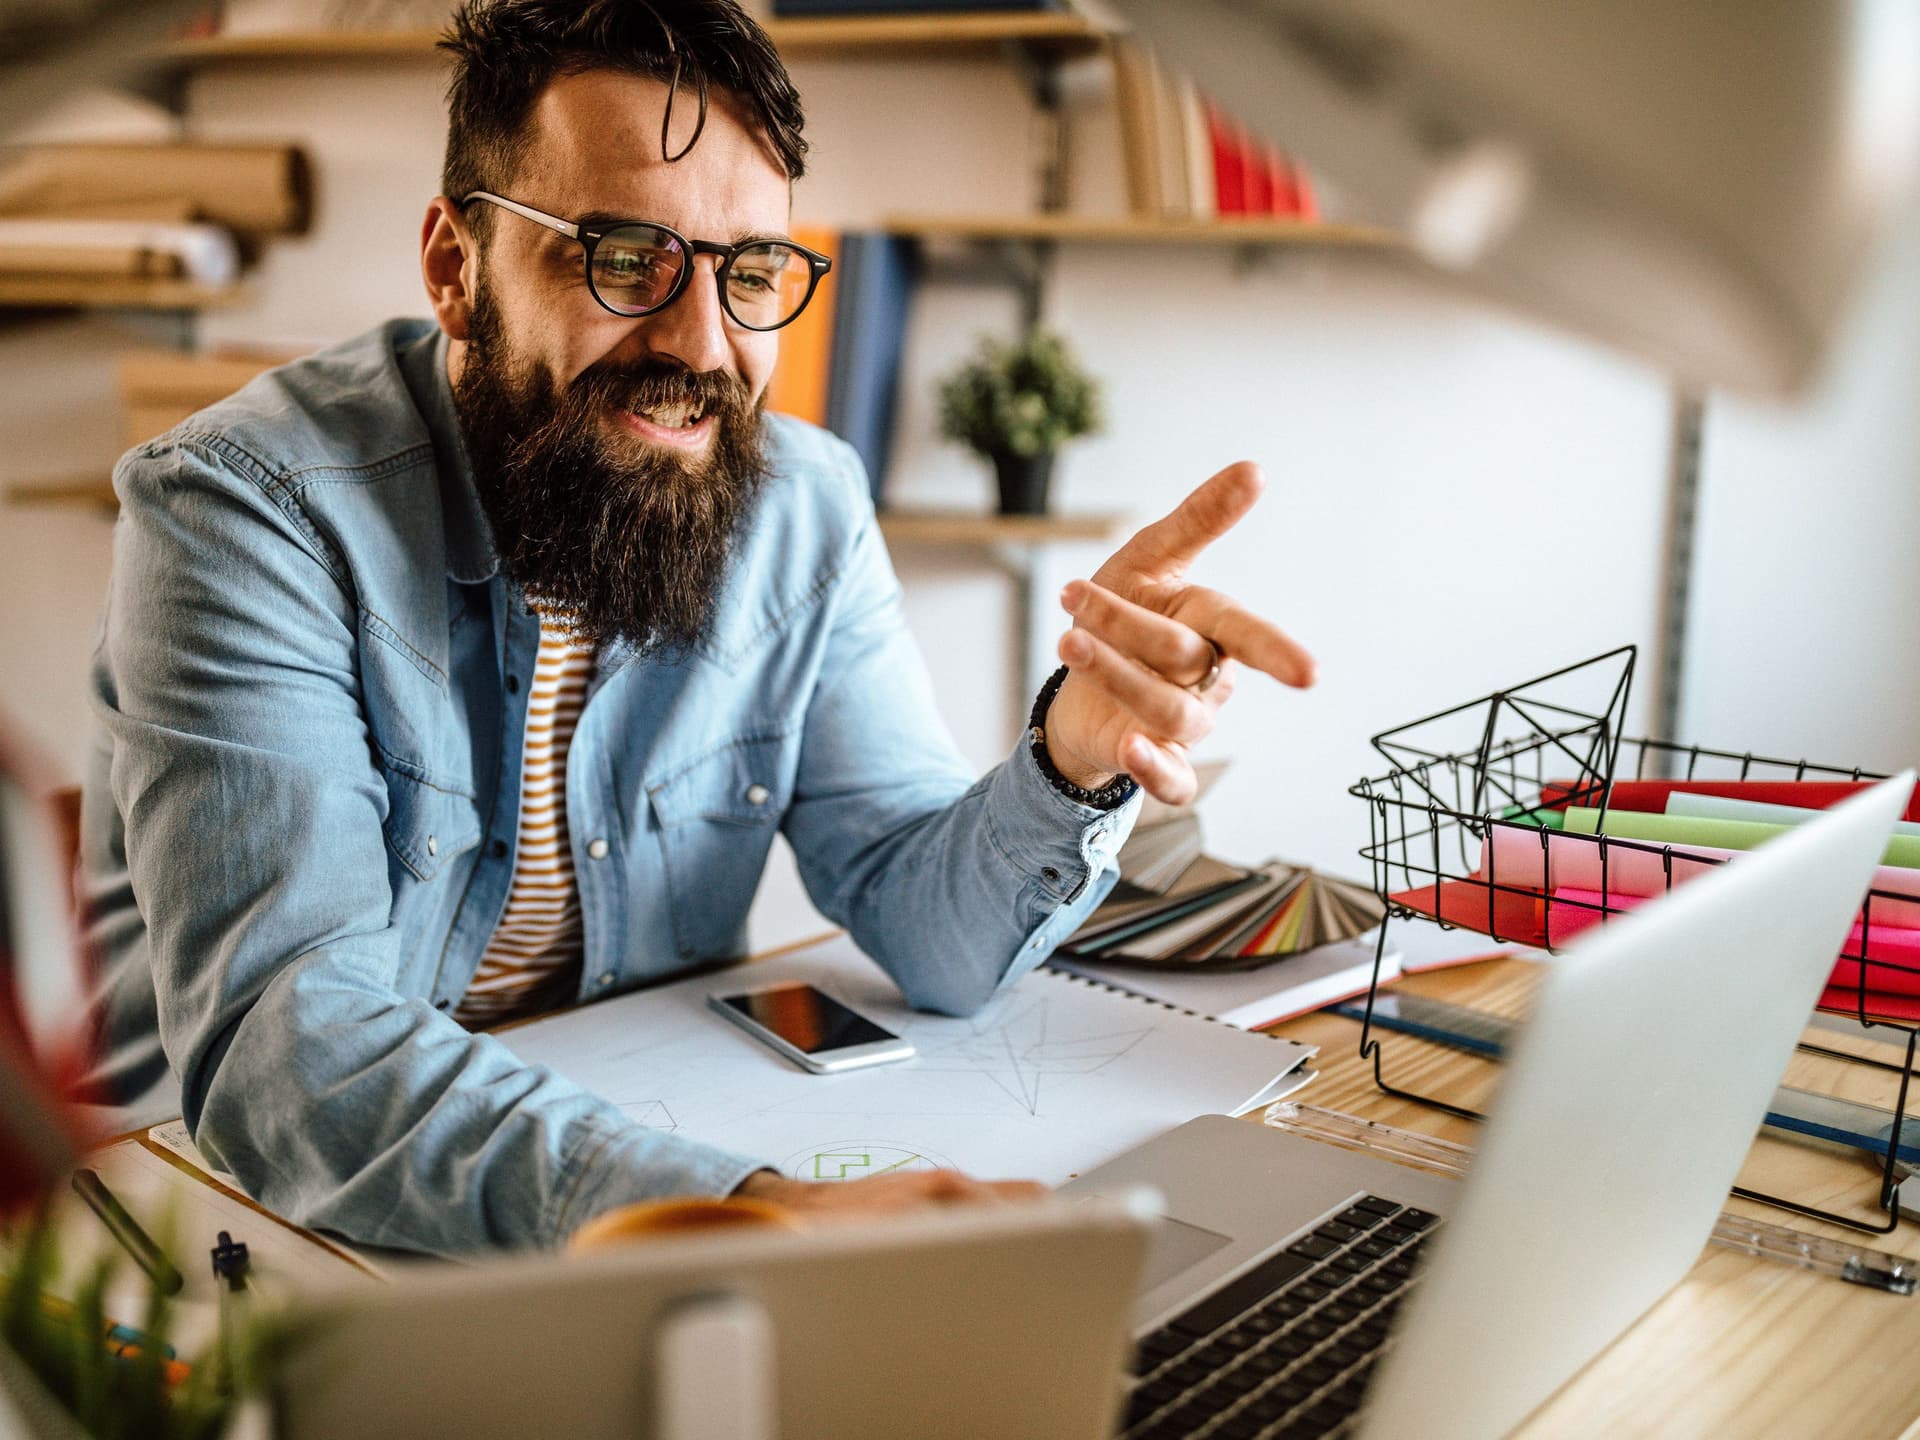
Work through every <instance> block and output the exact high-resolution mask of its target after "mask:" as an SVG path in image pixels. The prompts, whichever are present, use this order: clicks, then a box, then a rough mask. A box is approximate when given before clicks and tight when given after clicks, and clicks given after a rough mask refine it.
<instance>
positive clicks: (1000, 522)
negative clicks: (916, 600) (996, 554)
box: [880, 510, 1131, 545]
mask: <svg viewBox="0 0 1920 1440" xmlns="http://www.w3.org/2000/svg"><path fill="white" fill-rule="evenodd" d="M1130 520H1131V517H1129V516H1127V515H1125V514H1122V513H1120V512H1117V511H1115V512H1111V513H1108V512H1098V511H1094V512H1087V511H1082V512H1078V513H1068V514H1064V515H987V514H983V513H981V512H979V511H975V510H882V511H881V512H880V533H881V534H882V535H884V536H885V537H886V538H887V540H888V541H889V543H902V544H909V545H1049V544H1056V543H1059V542H1063V541H1080V540H1111V539H1114V538H1115V537H1116V536H1118V535H1119V534H1121V533H1122V532H1123V531H1124V530H1125V529H1126V528H1127V526H1128V525H1129V523H1130Z"/></svg>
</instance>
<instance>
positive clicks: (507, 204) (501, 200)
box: [460, 190, 580, 240]
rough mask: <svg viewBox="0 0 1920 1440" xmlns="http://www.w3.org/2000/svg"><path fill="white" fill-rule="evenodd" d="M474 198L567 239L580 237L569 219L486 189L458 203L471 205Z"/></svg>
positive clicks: (576, 226) (577, 227)
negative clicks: (556, 232) (508, 211)
mask: <svg viewBox="0 0 1920 1440" xmlns="http://www.w3.org/2000/svg"><path fill="white" fill-rule="evenodd" d="M476 200H485V201H486V202H487V203H488V204H490V205H498V206H499V207H500V208H501V209H502V210H511V211H512V212H513V213H514V214H516V215H518V216H520V217H521V218H522V219H525V220H531V221H533V223H534V224H536V225H544V226H546V227H547V229H549V230H555V231H558V232H559V233H560V234H562V235H564V236H566V237H567V238H568V239H569V240H578V239H580V227H579V226H578V225H576V224H574V223H573V222H572V221H571V220H562V219H561V218H560V217H559V216H558V215H549V214H547V212H546V211H544V210H536V209H534V208H533V207H532V206H531V205H522V204H521V203H520V202H519V201H518V200H509V199H507V198H506V196H504V195H495V194H493V193H492V192H491V191H487V190H475V191H474V192H473V193H472V194H471V195H468V196H467V197H466V198H465V199H463V200H462V201H461V202H460V203H461V204H462V205H471V204H472V203H473V202H474V201H476Z"/></svg>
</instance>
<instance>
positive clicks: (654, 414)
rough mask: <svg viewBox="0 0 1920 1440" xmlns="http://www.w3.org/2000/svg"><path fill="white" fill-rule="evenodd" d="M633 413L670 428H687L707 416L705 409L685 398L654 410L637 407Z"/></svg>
mask: <svg viewBox="0 0 1920 1440" xmlns="http://www.w3.org/2000/svg"><path fill="white" fill-rule="evenodd" d="M632 413H633V414H635V415H638V416H640V417H641V418H642V419H643V420H651V421H652V422H653V423H654V424H655V425H662V426H665V427H666V428H667V429H669V430H681V429H685V428H686V427H687V426H689V425H697V424H699V423H700V422H701V421H702V420H704V419H705V418H706V412H705V411H704V410H701V409H699V408H697V407H695V406H693V405H690V404H688V403H687V402H686V401H684V400H682V401H677V402H674V403H671V404H667V405H662V406H659V407H658V408H656V409H652V410H643V409H640V408H638V407H636V408H635V409H634V410H633V412H632Z"/></svg>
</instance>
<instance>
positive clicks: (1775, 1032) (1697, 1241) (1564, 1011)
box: [1062, 771, 1914, 1440]
mask: <svg viewBox="0 0 1920 1440" xmlns="http://www.w3.org/2000/svg"><path fill="white" fill-rule="evenodd" d="M1913 784H1914V775H1913V773H1912V772H1911V771H1909V772H1908V773H1906V774H1904V775H1901V776H1898V777H1896V778H1895V779H1892V780H1889V781H1886V782H1885V783H1883V784H1881V785H1878V786H1876V787H1875V788H1874V789H1873V790H1871V791H1869V792H1867V793H1865V794H1863V795H1860V796H1857V797H1855V798H1854V799H1853V800H1851V801H1849V802H1848V803H1846V804H1845V805H1842V806H1840V807H1838V808H1836V809H1835V810H1833V811H1832V812H1830V813H1828V814H1826V815H1823V816H1821V817H1820V818H1818V819H1816V820H1813V821H1810V822H1808V823H1807V824H1805V825H1803V826H1801V827H1799V828H1798V829H1796V830H1793V831H1791V832H1789V833H1788V834H1786V835H1783V836H1781V837H1779V838H1778V839H1776V840H1774V841H1772V842H1771V843H1769V844H1767V845H1765V846H1763V847H1762V848H1761V849H1760V850H1758V851H1756V852H1755V853H1753V854H1752V855H1749V856H1743V857H1741V858H1739V859H1738V860H1736V861H1734V862H1732V863H1730V864H1728V865H1725V866H1723V867H1721V868H1720V869H1718V870H1716V871H1715V872H1714V873H1712V874H1710V875H1707V876H1704V877H1703V878H1701V879H1699V880H1697V881H1695V882H1693V883H1691V884H1688V885H1686V886H1685V887H1683V888H1681V889H1678V890H1676V891H1674V892H1673V894H1671V895H1670V896H1668V897H1666V898H1665V899H1664V900H1662V901H1661V902H1660V903H1659V904H1657V905H1653V906H1649V907H1647V908H1645V909H1642V910H1638V911H1636V912H1635V913H1634V914H1633V915H1632V916H1630V917H1627V918H1624V919H1620V920H1616V921H1614V922H1612V923H1610V924H1608V925H1607V926H1606V927H1605V928H1604V929H1602V930H1599V931H1596V932H1594V934H1593V938H1591V939H1590V940H1589V941H1588V942H1586V943H1584V944H1582V945H1580V946H1579V947H1577V948H1576V949H1574V950H1572V951H1570V952H1569V953H1568V954H1567V955H1566V956H1565V957H1563V959H1562V960H1561V961H1560V962H1559V963H1558V964H1556V965H1554V966H1553V967H1552V968H1551V969H1550V970H1549V972H1548V974H1547V976H1546V979H1545V981H1544V983H1543V985H1542V987H1541V990H1540V994H1539V997H1538V1001H1537V1004H1536V1007H1535V1010H1534V1013H1533V1016H1532V1018H1531V1019H1530V1021H1529V1022H1528V1024H1527V1025H1526V1027H1525V1028H1524V1030H1523V1032H1522V1038H1521V1041H1520V1044H1519V1045H1518V1046H1517V1047H1516V1049H1515V1053H1514V1054H1513V1055H1512V1056H1511V1063H1510V1064H1509V1065H1508V1066H1507V1068H1506V1072H1505V1075H1504V1077H1503V1083H1502V1085H1501V1089H1500V1094H1499V1097H1498V1100H1497V1102H1496V1103H1495V1105H1494V1106H1493V1114H1492V1118H1491V1120H1490V1121H1489V1122H1488V1124H1487V1126H1486V1127H1485V1131H1484V1133H1483V1135H1482V1137H1481V1140H1480V1144H1479V1147H1478V1151H1477V1154H1476V1157H1475V1160H1474V1166H1473V1173H1472V1176H1471V1179H1470V1180H1468V1181H1465V1182H1461V1181H1455V1180H1448V1179H1442V1178H1439V1177H1435V1176H1429V1175H1423V1174H1420V1173H1417V1172H1414V1171H1411V1170H1407V1169H1405V1168H1403V1167H1400V1166H1397V1165H1393V1164H1390V1163H1388V1162H1386V1161H1383V1160H1379V1159H1376V1158H1372V1157H1368V1156H1364V1155H1357V1154H1352V1153H1349V1152H1346V1151H1343V1150H1338V1149H1335V1148H1333V1147H1331V1146H1326V1145H1321V1144H1318V1143H1316V1142H1314V1141H1311V1140H1306V1139H1302V1138H1299V1137H1297V1136H1292V1135H1287V1134H1283V1133H1281V1132H1279V1131H1275V1130H1267V1129H1256V1128H1255V1127H1253V1126H1250V1125H1247V1124H1246V1123H1245V1122H1243V1121H1233V1120H1227V1119H1225V1118H1223V1117H1219V1116H1211V1117H1203V1118H1202V1119H1199V1120H1195V1121H1192V1122H1191V1123H1189V1124H1187V1125H1183V1126H1181V1127H1179V1128H1178V1129H1176V1130H1173V1131H1170V1132H1168V1133H1167V1134H1166V1135H1163V1136H1161V1137H1159V1138H1157V1139H1155V1140H1152V1141H1149V1142H1148V1143H1147V1144H1145V1145H1143V1146H1140V1147H1138V1148H1136V1149H1134V1150H1132V1151H1130V1152H1128V1153H1127V1154H1125V1155H1123V1156H1121V1157H1119V1158H1118V1159H1115V1160H1113V1161H1111V1162H1110V1163H1108V1164H1106V1165H1103V1166H1101V1167H1100V1168H1099V1169H1097V1170H1094V1171H1091V1172H1089V1173H1088V1174H1087V1175H1085V1176H1082V1177H1081V1178H1080V1179H1078V1180H1076V1181H1074V1182H1073V1183H1072V1184H1071V1185H1069V1186H1067V1187H1065V1189H1064V1190H1063V1192H1062V1193H1063V1194H1066V1195H1069V1196H1073V1195H1078V1196H1103V1195H1112V1194H1118V1193H1120V1192H1121V1191H1123V1190H1125V1189H1127V1188H1129V1187H1134V1186H1138V1185H1142V1184H1145V1185H1151V1186H1153V1187H1155V1188H1156V1189H1158V1190H1159V1191H1160V1192H1161V1193H1162V1194H1163V1195H1164V1196H1165V1197H1166V1208H1165V1213H1166V1219H1165V1220H1164V1221H1163V1222H1162V1225H1161V1228H1160V1231H1159V1234H1158V1236H1157V1238H1156V1242H1155V1246H1154V1249H1153V1252H1152V1254H1151V1256H1150V1258H1149V1261H1148V1266H1147V1272H1146V1275H1145V1277H1144V1279H1143V1282H1142V1287H1141V1291H1140V1293H1139V1295H1138V1297H1137V1299H1136V1302H1135V1307H1134V1315H1133V1318H1134V1322H1135V1330H1134V1334H1135V1338H1136V1341H1137V1354H1136V1359H1135V1362H1134V1366H1133V1370H1134V1380H1133V1385H1132V1390H1131V1393H1130V1396H1129V1400H1128V1405H1127V1410H1126V1414H1125V1418H1124V1428H1123V1430H1122V1433H1123V1434H1124V1435H1126V1436H1128V1437H1138V1440H1148V1437H1151V1440H1163V1437H1174V1436H1183V1435H1205V1436H1208V1437H1214V1436H1218V1437H1221V1440H1253V1437H1286V1440H1294V1437H1296V1436H1319V1435H1349V1434H1351V1435H1357V1436H1364V1437H1368V1440H1401V1437H1412V1436H1418V1437H1421V1440H1451V1437H1457V1440H1486V1437H1490V1436H1496V1435H1501V1434H1504V1433H1506V1432H1507V1431H1508V1430H1509V1429H1511V1428H1512V1427H1513V1426H1515V1425H1517V1424H1518V1423H1519V1422H1520V1421H1521V1420H1522V1419H1524V1418H1525V1417H1526V1416H1527V1415H1528V1414H1529V1413H1530V1412H1532V1411H1533V1410H1534V1409H1535V1408H1537V1407H1538V1406H1539V1405H1540V1404H1541V1403H1542V1402H1543V1401H1544V1400H1546V1399H1547V1398H1548V1396H1550V1395H1551V1394H1552V1393H1553V1392H1554V1391H1555V1390H1556V1389H1558V1388H1559V1387H1560V1386H1561V1385H1562V1384H1563V1383H1564V1382H1565V1381H1566V1380H1567V1379H1568V1378H1569V1377H1571V1376H1572V1375H1573V1374H1574V1372H1575V1371H1576V1370H1578V1369H1579V1368H1580V1367H1581V1366H1582V1365H1584V1364H1585V1363H1586V1362H1587V1361H1588V1360H1590V1359H1592V1358H1593V1356H1594V1355H1596V1354H1597V1353H1598V1352H1599V1351H1600V1350H1602V1349H1603V1348H1605V1346H1607V1345H1608V1344H1609V1343H1610V1342H1611V1341H1612V1340H1613V1339H1614V1337H1616V1336H1617V1335H1619V1334H1620V1332H1621V1331H1623V1330H1624V1329H1626V1327H1627V1326H1628V1325H1630V1324H1631V1323H1632V1322H1633V1321H1634V1320H1635V1319H1636V1318H1637V1317H1638V1316H1640V1315H1641V1314H1642V1313H1643V1312H1644V1311H1645V1310H1646V1309H1647V1308H1648V1307H1650V1306H1651V1305H1652V1304H1653V1303H1654V1302H1655V1301H1657V1300H1659V1299H1660V1298H1661V1297H1662V1296H1663V1295H1665V1294H1666V1292H1667V1291H1668V1290H1669V1289H1671V1288H1672V1287H1673V1286H1674V1285H1675V1284H1676V1283H1677V1282H1678V1281H1679V1280H1680V1278H1681V1277H1682V1276H1683V1275H1685V1274H1686V1272H1687V1271H1688V1269H1690V1268H1691V1267H1692V1265H1693V1263H1694V1261H1695V1260H1696V1259H1697V1258H1698V1256H1699V1253H1700V1250H1701V1247H1702V1246H1703V1245H1704V1244H1705V1243H1706V1241H1707V1238H1708V1236H1709V1234H1710V1233H1711V1231H1712V1229H1713V1224H1714V1220H1715V1218H1716V1217H1717V1215H1718V1214H1719V1212H1720V1210H1721V1209H1722V1207H1723V1206H1724V1204H1725V1202H1726V1197H1727V1192H1728V1190H1729V1188H1730V1187H1731V1186H1732V1185H1733V1183H1734V1178H1735V1176H1736V1174H1737V1173H1738V1171H1739V1168H1740V1164H1741V1161H1742V1159H1743V1158H1744V1157H1745V1155H1746V1153H1747V1150H1748V1148H1749V1146H1750V1145H1751V1143H1752V1141H1753V1137H1754V1134H1755V1132H1756V1131H1757V1130H1758V1129H1759V1126H1760V1124H1761V1121H1762V1119H1763V1117H1764V1115H1765V1113H1766V1108H1767V1101H1768V1098H1769V1096H1770V1095H1771V1094H1772V1092H1773V1089H1774V1087H1775V1085H1776V1084H1777V1083H1778V1082H1779V1079H1780V1074H1781V1072H1782V1071H1783V1070H1784V1069H1785V1068H1786V1064H1787V1061H1788V1059H1789V1058H1790V1056H1791V1055H1792V1053H1793V1048H1794V1045H1795V1043H1796V1042H1797V1040H1798V1039H1799V1036H1800V1033H1801V1029H1802V1027H1803V1026H1804V1024H1805V1023H1806V1019H1807V1015H1808V1013H1809V1012H1810V1011H1811V1010H1812V1008H1813V1006H1814V1003H1815V1001H1816V1000H1817V999H1818V997H1819V994H1820V990H1821V987H1822V984H1823V983H1824V981H1825V979H1826V976H1827V974H1828V972H1829V971H1830V970H1831V969H1832V967H1833V958H1834V956H1835V955H1836V954H1838V953H1839V951H1840V948H1841V945H1842V943H1843V941H1844V938H1845V936H1846V934H1847V931H1848V927H1849V926H1850V925H1851V924H1852V922H1853V918H1854V915H1855V913H1856V912H1857V911H1858V909H1859V908H1860V903H1861V899H1862V897H1863V895H1864V894H1865V892H1866V890H1867V887H1868V886H1869V885H1870V884H1871V883H1872V877H1873V871H1874V867H1875V866H1876V864H1877V863H1878V862H1879V859H1880V856H1881V854H1882V852H1883V850H1884V849H1885V846H1886V842H1887V839H1888V837H1889V835H1890V834H1891V833H1892V830H1893V825H1894V821H1895V820H1896V819H1898V817H1899V815H1900V814H1901V811H1902V808H1903V807H1904V805H1905V804H1906V801H1907V797H1908V796H1909V794H1911V792H1912V790H1913ZM1443 1218H1444V1221H1445V1223H1444V1224H1442V1220H1443ZM1429 1250H1431V1252H1432V1253H1431V1254H1429V1253H1428V1252H1429ZM1416 1278H1417V1279H1418V1282H1419V1283H1418V1284H1417V1285H1414V1284H1412V1283H1411V1282H1413V1281H1414V1280H1415V1279H1416ZM1409 1297H1411V1303H1410V1304H1407V1305H1406V1306H1405V1308H1404V1311H1403V1308H1402V1307H1403V1302H1404V1301H1407V1300H1408V1299H1409Z"/></svg>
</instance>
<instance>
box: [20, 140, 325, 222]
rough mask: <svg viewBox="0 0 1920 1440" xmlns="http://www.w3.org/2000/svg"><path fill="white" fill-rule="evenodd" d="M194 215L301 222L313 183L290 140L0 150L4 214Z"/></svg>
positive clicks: (210, 218) (307, 213) (307, 210)
mask: <svg viewBox="0 0 1920 1440" xmlns="http://www.w3.org/2000/svg"><path fill="white" fill-rule="evenodd" d="M183 202H184V203H185V204H186V205H187V206H189V207H190V208H191V211H192V213H193V215H194V216H195V217H196V218H198V219H200V220H205V221H209V222H211V223H213V224H216V225H224V226H226V227H227V228H229V229H232V230H242V231H246V232H249V233H252V234H276V235H297V234H299V233H301V232H302V231H304V230H305V229H306V228H307V222H308V220H309V218H310V216H311V213H312V208H313V183H312V178H311V176H310V174H309V171H308V168H307V161H306V157H305V155H303V154H302V153H301V152H300V151H299V150H298V149H296V148H295V147H293V146H291V145H192V144H181V145H165V144H146V145H34V146H25V147H21V148H18V149H12V150H6V151H0V214H4V215H42V216H54V215H64V214H85V215H87V216H89V217H92V218H100V217H102V216H103V215H118V214H119V213H120V212H119V211H116V210H115V209H114V207H116V206H125V207H127V212H128V213H129V214H138V213H141V212H145V213H151V212H152V210H153V208H154V207H155V206H156V205H177V204H180V203H183Z"/></svg>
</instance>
